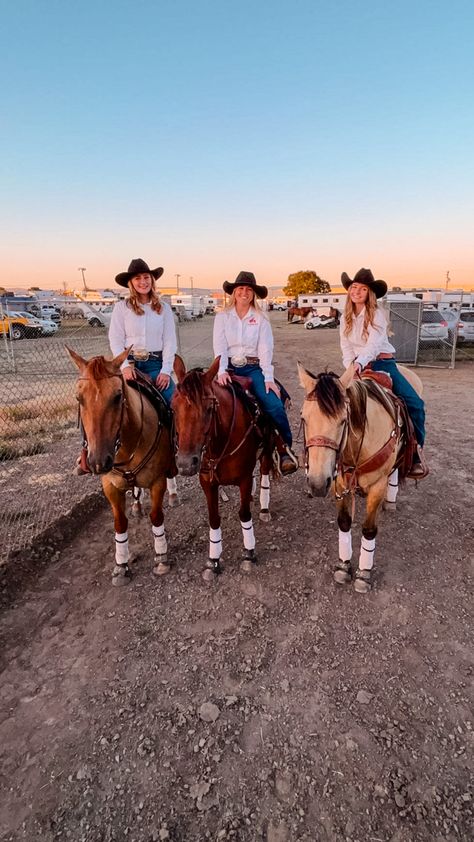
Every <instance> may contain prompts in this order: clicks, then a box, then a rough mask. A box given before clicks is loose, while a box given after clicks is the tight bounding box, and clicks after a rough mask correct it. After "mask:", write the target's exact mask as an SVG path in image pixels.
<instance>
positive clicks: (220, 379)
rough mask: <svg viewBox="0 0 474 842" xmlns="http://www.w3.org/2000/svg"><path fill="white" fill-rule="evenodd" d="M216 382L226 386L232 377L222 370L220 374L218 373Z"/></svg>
mask: <svg viewBox="0 0 474 842" xmlns="http://www.w3.org/2000/svg"><path fill="white" fill-rule="evenodd" d="M217 382H218V384H219V386H227V385H228V384H229V383H231V382H232V378H231V376H230V374H229V372H228V371H223V372H222V374H219V376H218V378H217Z"/></svg>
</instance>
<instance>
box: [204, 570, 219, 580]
mask: <svg viewBox="0 0 474 842" xmlns="http://www.w3.org/2000/svg"><path fill="white" fill-rule="evenodd" d="M202 578H203V579H204V581H205V582H213V581H214V580H215V579H217V573H216V571H215V570H211V568H210V567H206V568H205V569H204V570H203V571H202Z"/></svg>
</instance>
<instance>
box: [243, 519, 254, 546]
mask: <svg viewBox="0 0 474 842" xmlns="http://www.w3.org/2000/svg"><path fill="white" fill-rule="evenodd" d="M240 525H241V527H242V538H243V540H244V547H245V549H246V550H254V549H255V535H254V532H253V522H252V520H249V521H247V523H242V521H240Z"/></svg>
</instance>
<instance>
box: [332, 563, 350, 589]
mask: <svg viewBox="0 0 474 842" xmlns="http://www.w3.org/2000/svg"><path fill="white" fill-rule="evenodd" d="M333 579H334V581H335V583H336V585H347V584H349V582H350V581H351V579H352V568H351V563H350V561H339V562H338V563H337V566H336V569H335V571H334V573H333Z"/></svg>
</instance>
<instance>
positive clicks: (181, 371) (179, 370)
mask: <svg viewBox="0 0 474 842" xmlns="http://www.w3.org/2000/svg"><path fill="white" fill-rule="evenodd" d="M173 371H174V373H175V374H176V377H177V378H178V383H181V381H182V380H184V378H185V376H186V366H185V364H184V362H183V360H182V358H181V357H180V356H179V354H175V355H174V363H173Z"/></svg>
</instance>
